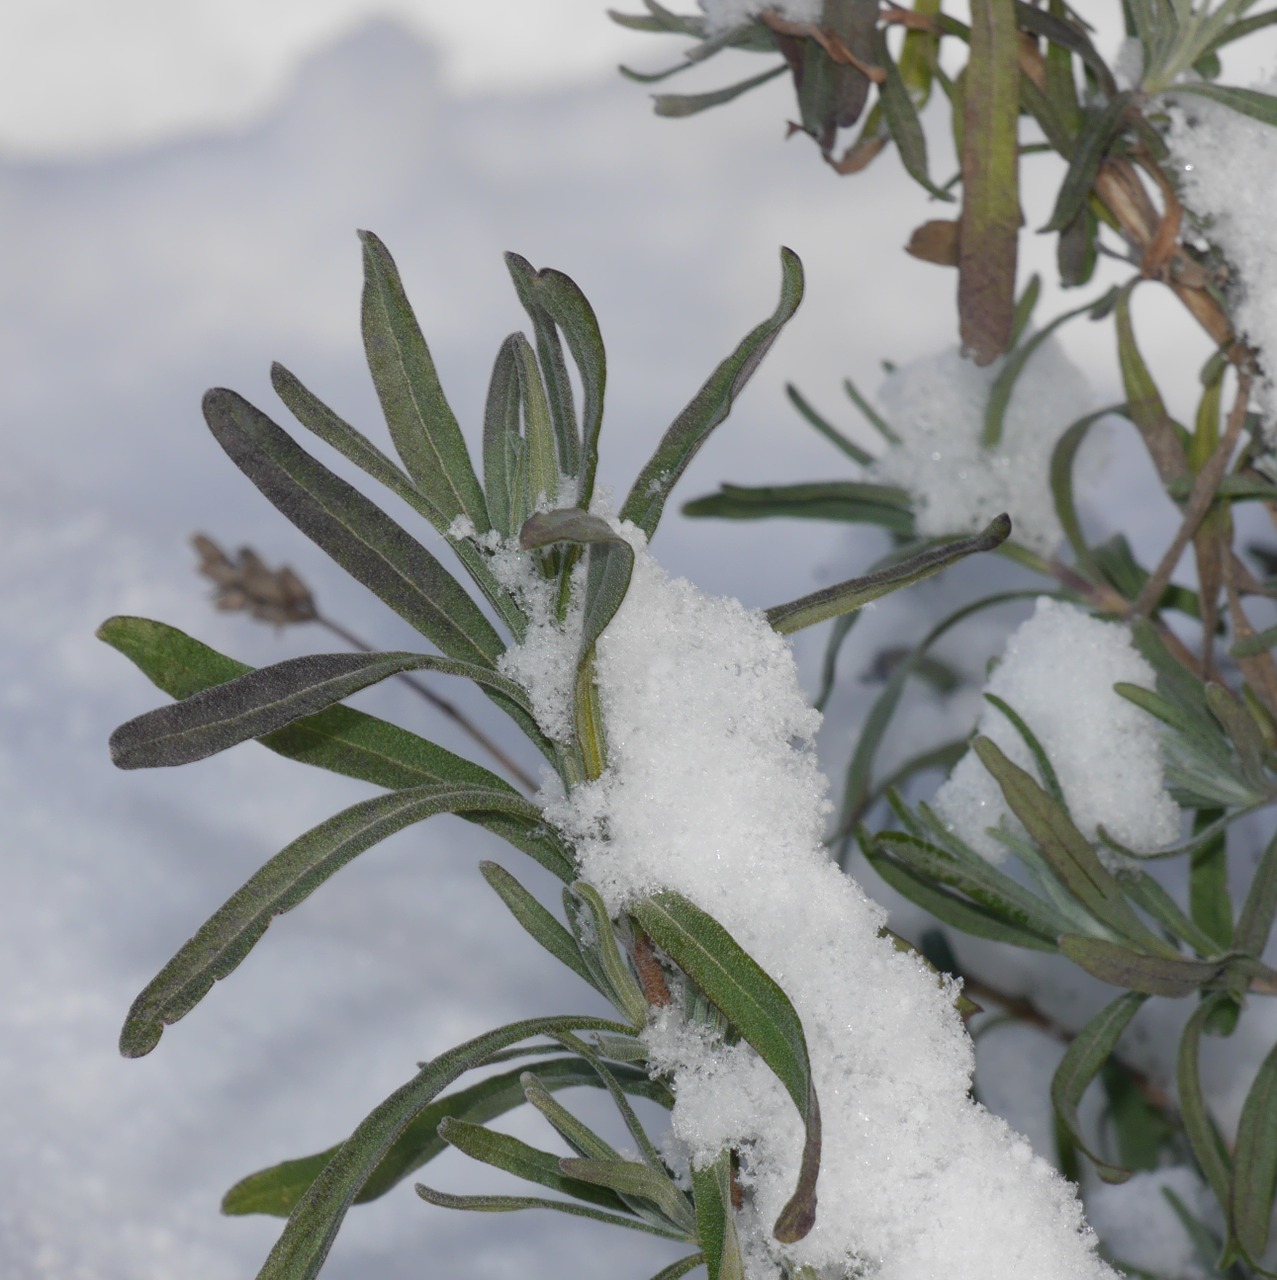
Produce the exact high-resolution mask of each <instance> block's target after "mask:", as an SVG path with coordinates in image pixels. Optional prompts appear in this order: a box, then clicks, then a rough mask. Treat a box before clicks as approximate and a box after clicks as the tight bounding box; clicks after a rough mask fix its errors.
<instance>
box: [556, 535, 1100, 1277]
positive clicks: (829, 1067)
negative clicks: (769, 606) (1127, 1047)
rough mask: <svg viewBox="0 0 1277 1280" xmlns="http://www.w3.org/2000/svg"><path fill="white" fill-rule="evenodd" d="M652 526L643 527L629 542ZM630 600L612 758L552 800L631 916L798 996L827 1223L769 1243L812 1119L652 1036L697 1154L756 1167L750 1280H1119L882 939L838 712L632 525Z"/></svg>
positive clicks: (677, 1033)
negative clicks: (724, 951) (826, 744)
mask: <svg viewBox="0 0 1277 1280" xmlns="http://www.w3.org/2000/svg"><path fill="white" fill-rule="evenodd" d="M626 531H627V533H630V530H629V528H628V527H627V528H626ZM631 536H632V537H633V539H634V542H635V549H636V561H635V566H634V576H633V580H632V582H631V585H630V589H629V593H628V595H627V596H626V598H625V601H624V603H623V605H622V606H621V609H620V611H619V612H618V613H617V615H616V617H615V619H614V620H613V621H612V623H611V625H610V626H609V627H608V629H607V630H606V631H605V632H604V634H603V636H602V637H601V638H600V640H599V642H598V649H597V674H598V682H599V692H600V699H601V703H602V707H603V712H604V718H605V724H606V729H607V741H608V754H609V765H608V768H607V770H606V771H605V772H604V774H603V776H602V777H601V778H600V779H599V780H597V781H596V782H593V783H589V784H586V785H583V786H578V787H577V788H575V789H574V790H573V792H572V793H571V795H570V796H568V797H567V798H565V799H562V800H559V801H557V802H552V803H551V804H550V805H549V806H547V815H548V816H549V817H550V818H551V819H552V820H553V821H555V822H556V823H557V824H558V825H559V826H560V827H561V828H562V829H563V830H564V831H565V832H566V833H567V834H568V835H569V837H570V838H571V839H572V840H573V842H574V844H575V847H576V849H577V853H578V858H579V863H580V870H581V874H582V875H583V877H584V878H585V879H587V880H588V881H590V882H591V883H592V884H594V885H595V886H596V887H597V888H598V889H599V890H600V892H601V893H602V894H603V896H604V898H605V900H606V902H607V904H608V906H609V908H610V910H612V911H613V912H619V911H621V910H622V909H623V908H624V907H625V905H626V904H627V903H630V902H633V901H634V900H635V899H637V898H639V897H640V896H642V895H644V894H649V893H651V892H653V891H654V890H657V889H661V888H668V889H673V890H676V891H678V892H679V893H682V894H684V895H685V896H686V897H688V898H689V899H691V900H692V901H693V902H695V903H696V904H697V905H698V906H700V907H701V908H702V909H703V910H706V911H708V912H709V913H710V914H711V915H713V916H714V917H715V918H716V919H718V920H719V921H720V922H721V923H722V924H723V925H724V926H725V927H726V928H727V929H728V930H729V931H730V932H731V933H732V935H733V936H734V937H735V938H736V939H737V941H738V942H739V943H740V944H741V945H742V946H743V947H744V949H745V950H746V951H747V952H748V953H749V954H750V955H751V956H752V957H753V958H754V959H755V960H756V961H757V962H758V963H759V964H760V965H762V967H763V968H764V969H765V970H766V971H767V972H768V973H769V974H770V975H771V976H772V977H773V978H774V979H775V980H776V981H777V982H779V983H780V985H781V986H782V987H783V988H784V990H785V992H786V994H787V995H788V996H789V998H790V1000H791V1001H792V1002H793V1004H794V1007H795V1008H796V1010H797V1012H798V1014H799V1016H800V1018H801V1019H802V1023H803V1027H804V1029H805V1032H806V1036H807V1042H808V1048H809V1051H810V1055H811V1061H812V1070H813V1078H814V1080H815V1084H816V1089H817V1094H818V1097H819V1099H820V1104H821V1113H822V1117H823V1121H824V1145H823V1155H822V1164H821V1172H820V1179H819V1183H818V1198H819V1203H818V1208H817V1216H816V1225H815V1227H814V1228H813V1230H812V1231H811V1233H810V1234H809V1235H808V1236H807V1237H806V1238H805V1239H804V1240H802V1241H800V1242H799V1243H798V1244H796V1245H792V1246H787V1247H782V1246H780V1245H778V1244H777V1243H776V1241H775V1240H774V1239H773V1238H772V1236H771V1233H770V1225H771V1223H772V1222H773V1221H774V1220H775V1218H776V1216H777V1214H778V1213H779V1211H780V1209H781V1207H782V1205H783V1204H784V1203H785V1201H786V1200H787V1198H788V1197H789V1195H790V1194H791V1193H792V1190H793V1187H794V1184H795V1180H796V1178H797V1173H798V1160H799V1153H800V1149H801V1146H802V1124H801V1121H800V1119H799V1116H798V1113H797V1111H796V1109H795V1107H794V1105H793V1103H792V1101H791V1100H790V1098H789V1096H788V1094H787V1093H786V1092H785V1090H784V1089H783V1088H782V1086H781V1085H780V1083H779V1081H778V1080H777V1079H776V1078H775V1077H774V1076H772V1074H771V1073H770V1072H769V1071H768V1070H767V1069H766V1068H765V1067H764V1066H763V1064H762V1062H761V1061H760V1059H759V1058H758V1057H757V1056H756V1054H755V1053H754V1052H753V1050H752V1049H750V1048H749V1047H748V1046H745V1045H743V1044H736V1045H732V1046H729V1045H726V1044H724V1043H722V1042H721V1041H720V1040H718V1039H716V1038H715V1037H712V1036H710V1035H707V1033H706V1031H705V1029H704V1028H703V1027H700V1026H697V1025H692V1024H690V1023H689V1022H688V1021H686V1020H685V1019H684V1018H683V1016H682V1015H681V1012H680V1010H679V1009H678V1008H677V1007H675V1006H671V1007H670V1008H669V1009H667V1010H665V1011H664V1012H661V1013H658V1014H656V1015H655V1016H654V1017H653V1019H652V1021H651V1023H650V1025H649V1027H648V1029H647V1032H646V1039H647V1043H648V1046H649V1049H650V1052H651V1057H652V1062H653V1064H654V1065H655V1066H656V1067H658V1068H660V1069H663V1070H666V1071H668V1072H670V1073H672V1077H673V1088H674V1092H675V1095H676V1105H675V1108H674V1113H673V1119H672V1129H673V1141H674V1144H675V1147H676V1148H678V1149H681V1151H682V1153H683V1155H684V1158H686V1159H687V1160H690V1162H691V1163H692V1164H693V1165H696V1166H697V1167H700V1166H702V1165H703V1164H705V1163H707V1162H709V1161H712V1160H713V1159H714V1158H715V1157H716V1156H717V1154H718V1153H719V1151H720V1150H721V1149H722V1148H723V1146H725V1145H729V1144H730V1145H732V1146H734V1147H736V1148H738V1149H739V1150H740V1151H741V1152H742V1168H741V1178H742V1183H743V1185H744V1186H745V1187H746V1188H747V1189H748V1190H749V1191H750V1192H751V1193H752V1194H751V1197H750V1202H749V1207H748V1208H747V1209H746V1210H745V1212H744V1213H743V1214H742V1216H741V1225H742V1228H743V1230H742V1247H743V1251H744V1253H745V1257H746V1271H747V1275H748V1276H749V1277H751V1280H762V1278H763V1277H770V1276H774V1275H775V1266H776V1262H777V1260H778V1259H780V1258H787V1259H788V1260H790V1261H791V1262H793V1263H796V1264H802V1265H806V1266H811V1267H815V1268H819V1269H821V1274H822V1275H824V1276H827V1277H833V1276H850V1275H853V1274H855V1275H862V1274H869V1275H873V1276H876V1277H879V1278H880V1280H934V1277H936V1276H938V1275H942V1274H943V1275H944V1276H945V1277H946V1278H947V1280H1023V1278H1024V1277H1026V1276H1031V1277H1033V1278H1034V1280H1056V1278H1057V1277H1058V1278H1059V1280H1066V1278H1067V1280H1084V1278H1086V1280H1098V1278H1099V1277H1109V1276H1112V1275H1113V1274H1114V1273H1113V1272H1112V1271H1111V1270H1110V1269H1109V1268H1108V1267H1107V1266H1106V1265H1105V1264H1104V1263H1103V1262H1102V1261H1101V1260H1100V1258H1099V1257H1098V1255H1097V1253H1096V1252H1095V1238H1094V1236H1093V1234H1092V1233H1091V1232H1090V1230H1089V1229H1088V1228H1087V1227H1086V1225H1085V1222H1084V1220H1083V1217H1082V1211H1081V1208H1080V1206H1079V1205H1078V1202H1077V1200H1076V1198H1075V1194H1074V1190H1073V1188H1072V1187H1071V1186H1070V1185H1069V1184H1068V1183H1067V1182H1066V1181H1065V1180H1064V1179H1063V1178H1061V1177H1060V1176H1059V1175H1058V1174H1057V1173H1056V1172H1055V1171H1054V1170H1053V1169H1052V1168H1051V1166H1050V1165H1049V1164H1048V1163H1047V1162H1046V1161H1045V1160H1043V1159H1042V1158H1041V1157H1038V1156H1035V1155H1034V1154H1033V1151H1032V1149H1031V1147H1030V1146H1029V1144H1028V1142H1027V1141H1026V1140H1025V1139H1023V1138H1022V1137H1020V1136H1019V1135H1018V1134H1016V1133H1014V1132H1013V1131H1012V1130H1011V1129H1010V1128H1009V1127H1008V1126H1007V1125H1006V1124H1005V1123H1004V1122H1003V1121H1002V1120H1000V1119H998V1118H997V1117H995V1116H994V1115H992V1114H991V1113H989V1112H988V1111H986V1110H984V1109H983V1108H982V1107H981V1106H979V1105H978V1104H977V1103H975V1102H973V1101H972V1099H971V1097H970V1095H969V1092H968V1090H969V1087H970V1083H971V1071H972V1067H973V1062H974V1057H973V1051H972V1045H971V1041H970V1039H969V1038H968V1036H967V1034H966V1031H965V1029H964V1026H963V1024H962V1021H961V1019H960V1017H959V1015H958V1014H957V1012H956V1010H955V1008H954V999H955V996H956V994H957V989H956V986H955V984H954V983H952V982H951V981H949V980H947V979H946V980H943V981H941V980H938V979H937V977H936V975H935V974H934V973H933V972H932V971H930V970H928V969H927V968H926V967H925V966H924V965H923V964H922V963H921V962H920V961H919V960H917V959H916V958H915V957H913V956H911V955H908V954H904V953H901V952H899V951H897V950H896V948H895V947H894V946H893V945H892V943H891V942H890V941H888V940H887V939H885V938H883V937H881V936H880V934H879V930H880V929H881V928H882V926H883V923H884V920H885V912H884V911H883V909H882V908H881V907H879V906H877V905H876V904H874V903H873V902H871V901H870V900H869V899H868V898H867V897H866V896H865V894H864V893H863V892H862V890H861V889H860V887H859V886H858V885H857V884H856V883H855V881H853V880H851V879H850V878H848V877H847V876H845V875H844V874H842V872H840V871H839V870H838V869H837V867H835V866H834V865H833V863H831V862H830V860H829V858H828V856H827V854H826V852H825V850H824V848H823V846H822V844H821V834H822V827H823V823H824V819H825V816H826V814H827V812H828V810H829V805H828V802H827V800H826V790H827V783H826V780H825V778H824V777H823V775H822V774H821V772H820V768H819V765H818V763H817V760H816V757H815V754H814V751H813V749H812V738H813V735H814V734H815V731H816V729H817V727H818V725H819V721H820V717H819V715H818V713H817V712H815V711H814V710H812V708H811V707H809V706H808V705H807V703H806V701H805V699H804V697H803V694H802V692H801V689H800V687H799V683H798V678H797V673H796V669H795V666H794V662H793V658H792V654H791V651H790V648H789V645H788V643H787V642H786V641H785V640H783V639H782V638H781V637H780V636H778V635H777V634H776V633H775V632H774V631H773V630H772V629H771V628H770V627H769V626H768V624H767V622H766V620H765V618H764V617H763V615H762V614H760V613H757V612H750V611H748V610H746V609H745V608H744V606H743V605H741V604H740V603H739V602H737V601H735V600H730V599H715V598H712V597H709V596H706V595H704V594H702V593H701V592H700V591H698V590H697V589H696V588H695V587H694V586H692V585H691V584H690V583H688V582H686V581H685V580H681V579H671V578H670V577H669V576H667V575H666V574H665V572H664V571H663V570H662V569H661V568H659V567H658V565H657V564H656V563H655V562H654V561H653V560H652V558H651V557H650V556H649V555H648V553H647V552H646V550H645V548H644V546H643V544H642V538H641V535H635V534H632V533H631Z"/></svg>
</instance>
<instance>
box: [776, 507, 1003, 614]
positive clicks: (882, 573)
mask: <svg viewBox="0 0 1277 1280" xmlns="http://www.w3.org/2000/svg"><path fill="white" fill-rule="evenodd" d="M1010 534H1011V520H1010V517H1009V516H1006V515H1000V516H997V517H995V518H994V519H993V520H991V521H990V522H989V524H988V526H987V527H986V528H985V529H984V530H983V532H981V533H978V534H976V535H974V536H973V537H970V538H958V539H955V540H954V541H952V542H945V543H943V544H941V545H940V546H937V547H933V548H932V549H931V550H929V551H923V552H921V553H920V554H918V555H916V556H911V557H910V558H909V559H908V560H904V561H902V562H900V563H899V564H895V565H892V566H891V567H890V568H887V569H882V570H879V571H878V572H877V573H871V574H868V575H866V576H865V577H863V578H852V579H850V580H849V581H847V582H840V583H839V584H838V585H837V586H833V587H824V588H822V589H821V590H820V591H813V592H812V593H811V594H810V595H806V596H802V597H800V598H799V599H797V600H791V601H790V602H789V603H788V604H779V605H775V606H773V607H772V608H770V609H768V610H767V621H768V622H769V623H771V625H772V627H773V628H774V629H775V630H776V631H779V632H780V634H781V635H792V634H793V632H795V631H801V630H802V629H803V628H804V627H810V626H813V625H814V624H815V623H817V622H824V621H825V620H826V619H828V618H836V617H837V616H838V615H839V614H842V613H850V612H851V611H852V610H854V609H859V608H862V607H863V606H864V605H866V604H868V603H869V602H870V601H871V600H877V599H878V598H879V597H881V596H885V595H889V594H890V593H891V592H893V591H898V590H899V589H900V588H901V587H909V586H912V585H913V584H914V583H916V582H921V581H923V579H925V578H930V577H931V576H932V575H933V574H936V573H939V572H940V570H941V569H947V568H948V567H949V565H951V564H955V563H956V562H957V561H959V560H962V559H964V558H965V557H967V556H969V555H973V554H975V553H976V552H979V551H992V550H993V549H994V548H995V547H998V546H1000V545H1001V544H1002V543H1003V542H1005V541H1006V539H1007V538H1008V537H1009V536H1010Z"/></svg>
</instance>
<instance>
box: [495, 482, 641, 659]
mask: <svg viewBox="0 0 1277 1280" xmlns="http://www.w3.org/2000/svg"><path fill="white" fill-rule="evenodd" d="M556 542H571V543H574V544H576V545H578V546H587V547H589V557H590V559H589V568H588V570H587V572H586V579H585V612H584V616H583V617H582V621H581V648H580V653H581V655H582V657H584V655H585V654H587V653H589V651H590V650H591V649H592V648H593V647H594V642H595V641H596V640H597V639H598V638H599V636H601V635H602V634H603V630H604V628H605V627H606V626H607V624H608V623H609V622H611V621H612V618H613V617H614V616H615V614H616V611H617V610H618V609H619V608H620V607H621V601H622V600H624V599H625V593H626V591H627V590H628V589H629V585H630V574H631V573H632V572H633V569H634V548H633V547H631V546H630V544H629V543H628V542H627V541H626V540H625V539H624V538H623V537H622V536H621V535H620V534H619V533H617V532H616V530H615V529H613V528H612V526H611V525H610V524H608V522H607V521H606V520H604V519H602V518H601V517H599V516H592V515H590V514H589V512H586V511H581V510H579V509H577V508H575V507H567V508H561V509H559V510H557V511H538V512H537V513H536V514H535V515H533V516H531V517H530V518H529V519H528V520H527V521H526V522H525V523H524V525H523V528H522V529H521V530H520V531H519V545H520V546H521V547H523V548H524V549H525V550H528V549H531V548H533V547H547V546H550V545H552V544H553V543H556Z"/></svg>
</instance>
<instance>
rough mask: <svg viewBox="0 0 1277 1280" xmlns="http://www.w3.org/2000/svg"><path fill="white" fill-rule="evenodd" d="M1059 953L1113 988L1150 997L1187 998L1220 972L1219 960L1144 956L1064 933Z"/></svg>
mask: <svg viewBox="0 0 1277 1280" xmlns="http://www.w3.org/2000/svg"><path fill="white" fill-rule="evenodd" d="M1060 951H1061V953H1062V954H1064V955H1066V956H1068V958H1069V959H1070V960H1072V961H1073V963H1074V964H1076V965H1077V966H1078V967H1079V968H1082V969H1085V970H1086V971H1087V973H1089V974H1092V975H1093V976H1094V977H1096V978H1099V979H1100V980H1101V981H1103V982H1107V983H1110V984H1111V985H1113V986H1115V987H1126V988H1127V989H1128V990H1129V991H1132V992H1135V991H1142V992H1144V993H1145V994H1146V995H1150V996H1171V997H1177V996H1188V995H1192V994H1193V992H1194V991H1199V990H1201V989H1202V988H1204V987H1206V986H1207V985H1209V984H1210V983H1211V982H1213V981H1215V980H1216V979H1217V978H1218V977H1219V976H1220V974H1221V973H1222V972H1223V969H1224V962H1223V961H1220V960H1188V959H1185V958H1184V957H1182V956H1180V957H1172V956H1166V955H1146V954H1144V953H1142V952H1139V951H1132V950H1131V949H1130V948H1129V947H1123V946H1120V945H1119V944H1118V943H1116V942H1107V941H1105V940H1104V939H1103V938H1084V937H1082V936H1081V935H1080V934H1065V935H1064V936H1063V937H1062V938H1061V939H1060Z"/></svg>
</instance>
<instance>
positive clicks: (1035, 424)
mask: <svg viewBox="0 0 1277 1280" xmlns="http://www.w3.org/2000/svg"><path fill="white" fill-rule="evenodd" d="M1003 364H1004V361H1003V360H997V361H995V362H994V363H993V364H991V365H988V366H987V367H985V368H980V367H979V366H978V365H976V364H974V363H973V362H972V361H970V360H966V359H963V357H962V355H961V354H960V353H959V350H958V348H957V347H952V348H950V349H949V350H947V351H943V352H941V353H940V354H938V355H934V356H928V357H925V358H923V359H921V360H916V361H914V362H912V363H911V364H907V365H904V366H903V367H901V368H899V369H897V370H895V371H894V372H893V373H892V374H891V375H890V376H889V377H888V378H887V380H886V382H885V383H883V386H882V388H881V390H880V391H879V400H880V402H881V404H882V407H883V409H884V411H885V415H886V418H887V420H888V421H889V422H890V424H891V426H892V428H893V429H894V430H895V432H896V434H897V435H898V436H899V437H900V443H899V444H893V445H892V446H891V447H890V448H889V449H888V450H887V452H886V453H885V454H884V455H883V456H882V458H880V459H879V460H878V462H877V463H876V464H875V465H874V472H875V475H876V478H877V479H879V480H883V481H885V482H887V483H888V484H897V485H900V486H901V487H902V488H905V489H907V490H908V491H909V493H910V494H911V495H912V497H913V505H914V516H915V523H916V526H917V529H918V532H919V533H923V534H928V535H932V536H936V537H940V536H943V535H945V534H954V533H977V532H979V531H980V530H981V529H983V528H984V527H985V525H987V524H988V523H989V521H990V520H992V519H993V518H994V517H995V516H997V515H999V514H1000V513H1001V512H1003V511H1005V512H1007V513H1008V514H1009V515H1010V517H1011V522H1012V525H1013V527H1014V530H1015V533H1014V537H1015V539H1016V541H1017V542H1020V543H1023V544H1024V545H1025V546H1028V547H1031V548H1032V549H1033V550H1034V551H1037V552H1040V553H1041V554H1043V555H1047V554H1049V553H1050V552H1051V551H1053V550H1054V549H1055V547H1056V546H1057V545H1058V544H1059V541H1060V538H1061V537H1062V536H1063V531H1062V529H1061V528H1060V522H1059V520H1058V519H1057V517H1056V514H1055V503H1054V501H1053V500H1052V497H1051V480H1050V469H1051V451H1052V450H1053V449H1054V448H1055V444H1056V441H1057V440H1059V438H1060V436H1061V435H1063V434H1064V432H1065V430H1066V429H1067V428H1068V427H1070V426H1071V425H1072V424H1073V423H1074V422H1076V421H1077V419H1078V418H1080V417H1082V416H1083V415H1085V414H1086V413H1088V412H1090V410H1091V409H1093V408H1094V407H1095V406H1094V397H1093V395H1092V393H1091V388H1090V386H1089V385H1088V383H1087V381H1086V378H1085V377H1084V376H1083V374H1082V373H1081V371H1080V370H1079V369H1078V368H1077V366H1076V365H1075V364H1073V362H1072V361H1071V360H1069V358H1068V357H1067V356H1066V355H1065V354H1064V349H1063V348H1062V347H1061V346H1060V344H1059V343H1058V342H1057V341H1056V340H1055V338H1054V337H1049V338H1046V339H1045V340H1044V341H1043V342H1042V343H1041V345H1040V346H1039V347H1038V348H1037V350H1036V351H1034V352H1033V354H1032V355H1031V356H1029V358H1028V360H1027V362H1026V363H1025V365H1024V368H1023V369H1022V371H1021V372H1020V375H1019V377H1018V378H1017V379H1016V382H1015V386H1014V389H1013V390H1012V393H1011V399H1010V403H1009V404H1008V405H1007V410H1006V414H1005V416H1004V417H1003V420H1002V438H1001V442H1000V443H999V444H998V446H997V447H996V448H995V449H993V450H988V449H986V448H985V447H984V445H983V444H982V443H981V437H982V435H983V432H984V415H985V408H986V406H987V404H988V400H989V392H990V391H991V390H992V388H993V384H994V382H995V380H996V379H997V376H998V374H999V373H1000V372H1001V370H1002V367H1003ZM1092 434H1094V432H1092Z"/></svg>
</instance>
